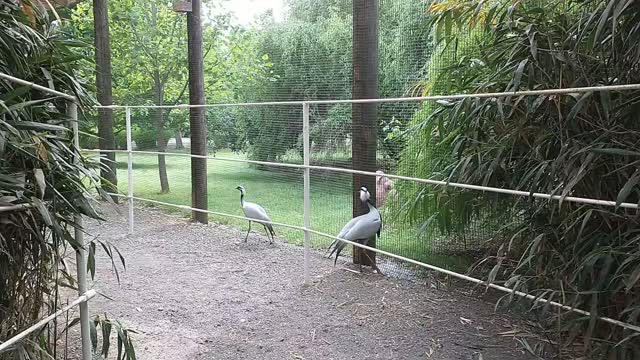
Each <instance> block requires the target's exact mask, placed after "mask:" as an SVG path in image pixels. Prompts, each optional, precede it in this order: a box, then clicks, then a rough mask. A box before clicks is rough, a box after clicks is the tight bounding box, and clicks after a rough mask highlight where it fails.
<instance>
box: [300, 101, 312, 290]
mask: <svg viewBox="0 0 640 360" xmlns="http://www.w3.org/2000/svg"><path fill="white" fill-rule="evenodd" d="M302 139H303V159H304V165H305V168H304V228H305V230H304V283H305V284H306V285H310V284H311V281H310V275H309V261H310V259H309V256H310V251H311V249H310V246H311V244H310V243H311V233H310V232H309V228H311V178H310V171H311V169H309V163H310V161H309V158H310V156H311V151H310V148H309V147H310V144H309V104H308V103H304V104H302Z"/></svg>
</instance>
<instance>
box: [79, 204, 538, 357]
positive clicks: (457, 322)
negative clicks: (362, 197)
mask: <svg viewBox="0 0 640 360" xmlns="http://www.w3.org/2000/svg"><path fill="white" fill-rule="evenodd" d="M104 211H105V215H106V218H107V222H104V223H100V224H99V223H97V222H90V223H89V224H88V225H87V228H88V233H90V234H92V236H96V237H98V238H99V239H100V240H102V241H108V242H111V243H113V244H114V245H116V246H117V247H118V248H119V250H120V251H121V252H122V253H123V254H124V255H125V257H126V263H127V269H126V272H123V273H121V274H120V284H118V282H117V280H116V277H115V275H114V274H113V273H112V270H111V263H110V261H109V260H108V258H107V257H106V256H105V255H104V252H101V255H100V256H99V257H98V259H97V267H98V271H97V273H98V276H97V277H98V278H97V279H96V281H95V283H94V284H93V288H94V289H96V290H97V291H98V292H99V293H102V294H104V295H106V296H108V297H110V298H111V299H113V300H112V301H111V300H108V299H106V298H105V297H101V296H97V297H96V298H94V299H93V300H92V301H91V302H90V312H91V313H92V314H104V313H107V314H108V315H109V317H110V318H117V319H119V320H121V321H123V322H124V323H125V324H126V325H127V326H129V327H130V328H132V329H135V330H136V331H138V333H139V334H138V335H135V338H134V339H135V345H136V350H137V351H136V352H137V355H138V358H139V359H143V360H145V359H153V360H162V359H167V360H168V359H518V360H523V359H530V358H533V357H530V356H529V355H527V354H525V353H524V352H523V351H522V350H520V347H519V345H518V343H517V342H516V341H515V339H514V338H512V337H508V336H504V335H499V334H501V333H506V332H509V331H513V330H514V329H522V328H523V327H524V326H525V325H524V321H523V320H522V318H521V317H519V316H517V315H514V314H507V313H504V312H499V313H496V312H495V311H494V305H493V303H492V302H491V301H489V300H488V299H486V298H485V297H483V296H482V294H481V293H480V292H479V291H476V292H473V291H470V289H469V288H468V287H465V286H460V285H451V286H445V287H443V286H441V285H439V286H435V285H434V281H433V279H432V280H425V279H423V280H421V281H407V280H399V279H394V278H391V277H383V276H380V275H377V274H373V273H371V272H370V271H369V272H365V273H364V274H357V273H354V272H351V271H345V270H344V268H345V267H348V266H349V264H347V262H346V260H348V259H347V258H344V259H341V260H344V262H342V263H341V261H338V266H336V267H334V266H333V261H331V260H328V259H326V258H323V257H322V253H320V252H317V253H316V252H314V253H313V255H312V261H311V269H312V275H313V285H311V286H307V287H305V286H303V285H302V283H303V273H302V269H303V257H302V251H301V249H300V248H299V247H296V246H293V245H289V244H286V243H283V242H281V241H276V242H275V243H274V244H273V245H269V243H268V241H267V239H266V237H264V235H263V234H262V235H260V234H256V233H252V234H251V236H250V238H249V242H248V243H244V242H242V240H243V238H244V233H243V232H242V231H241V230H238V229H235V228H232V227H229V226H224V225H218V224H210V225H201V224H193V223H190V222H188V221H186V220H184V219H181V218H179V217H177V216H173V215H167V214H164V213H162V212H159V211H157V210H152V209H136V224H135V225H136V227H135V229H136V232H135V234H134V235H133V236H127V234H126V232H127V224H126V217H125V216H124V214H126V208H125V207H124V206H123V207H120V208H115V207H113V206H109V207H105V208H104ZM276 230H277V229H276ZM276 240H277V239H276ZM356 269H357V267H356ZM73 333H77V329H74V331H73ZM114 350H115V349H114Z"/></svg>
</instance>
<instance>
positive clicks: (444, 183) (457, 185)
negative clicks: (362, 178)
mask: <svg viewBox="0 0 640 360" xmlns="http://www.w3.org/2000/svg"><path fill="white" fill-rule="evenodd" d="M82 151H86V152H95V153H128V151H127V150H96V149H83V150H82ZM131 153H133V154H146V155H166V156H177V157H193V158H201V159H208V160H218V161H231V162H241V163H247V164H256V165H266V166H278V167H287V168H296V169H312V170H323V171H332V172H339V173H345V174H359V175H370V176H376V175H378V174H376V173H375V172H371V171H362V170H353V169H345V168H336V167H328V166H316V165H302V164H287V163H278V162H270V161H256V160H248V159H234V158H225V157H216V156H203V155H192V154H186V153H174V152H159V151H131ZM384 175H385V176H386V177H388V178H391V179H398V180H407V181H414V182H419V183H424V184H430V185H438V186H450V187H453V188H458V189H464V190H475V191H486V192H492V193H498V194H507V195H514V196H522V197H532V198H538V199H546V200H558V201H566V202H574V203H580V204H589V205H600V206H610V207H615V206H617V207H620V208H625V209H638V204H636V203H627V202H623V203H620V204H617V205H616V202H615V201H613V200H601V199H591V198H584V197H577V196H562V195H554V194H547V193H537V192H531V191H524V190H514V189H505V188H497V187H491V186H481V185H473V184H465V183H455V182H448V181H442V180H434V179H424V178H416V177H411V176H402V175H393V174H386V173H385V174H384Z"/></svg>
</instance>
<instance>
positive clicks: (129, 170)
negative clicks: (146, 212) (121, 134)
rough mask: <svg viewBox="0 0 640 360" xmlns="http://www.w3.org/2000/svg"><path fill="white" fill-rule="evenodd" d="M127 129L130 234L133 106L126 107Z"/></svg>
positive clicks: (130, 221) (131, 227) (131, 229)
mask: <svg viewBox="0 0 640 360" xmlns="http://www.w3.org/2000/svg"><path fill="white" fill-rule="evenodd" d="M125 113H126V121H125V122H126V131H127V187H128V190H127V200H128V201H127V202H128V205H129V234H133V152H132V151H133V146H132V142H131V108H128V107H127V108H125Z"/></svg>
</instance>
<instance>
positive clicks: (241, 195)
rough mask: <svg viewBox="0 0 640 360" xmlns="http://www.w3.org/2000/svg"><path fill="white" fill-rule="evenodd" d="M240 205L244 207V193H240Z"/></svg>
mask: <svg viewBox="0 0 640 360" xmlns="http://www.w3.org/2000/svg"><path fill="white" fill-rule="evenodd" d="M240 205H242V206H244V191H240Z"/></svg>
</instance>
